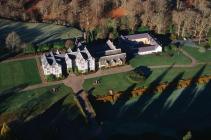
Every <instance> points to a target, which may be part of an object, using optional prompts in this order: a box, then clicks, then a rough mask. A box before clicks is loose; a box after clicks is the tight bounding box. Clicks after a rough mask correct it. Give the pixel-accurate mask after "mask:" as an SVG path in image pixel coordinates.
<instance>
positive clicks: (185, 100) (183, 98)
mask: <svg viewBox="0 0 211 140" xmlns="http://www.w3.org/2000/svg"><path fill="white" fill-rule="evenodd" d="M205 68H206V65H204V66H203V67H202V68H201V69H200V70H199V71H198V72H197V73H196V74H195V75H194V76H193V78H192V80H191V81H190V86H189V87H187V88H185V89H184V90H183V92H182V93H181V95H180V96H179V97H178V98H177V100H176V101H175V103H174V105H173V106H172V107H171V108H170V109H169V111H170V112H171V113H173V114H174V113H176V114H178V113H179V112H178V110H180V111H181V112H180V113H184V112H185V111H186V110H187V107H188V104H189V103H190V102H192V101H191V100H192V99H193V97H194V95H195V93H196V91H197V84H196V80H197V79H198V78H199V77H200V76H201V75H202V73H203V71H204V69H205ZM187 93H188V94H187ZM175 111H177V112H175ZM176 114H175V115H176Z"/></svg>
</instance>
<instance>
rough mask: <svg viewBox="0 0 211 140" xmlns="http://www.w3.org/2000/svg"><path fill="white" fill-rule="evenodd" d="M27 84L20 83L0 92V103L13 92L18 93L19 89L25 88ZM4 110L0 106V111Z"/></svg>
mask: <svg viewBox="0 0 211 140" xmlns="http://www.w3.org/2000/svg"><path fill="white" fill-rule="evenodd" d="M27 86H28V84H21V85H18V86H15V87H12V88H9V89H6V90H3V91H1V92H0V105H1V103H2V102H4V101H5V100H7V99H8V98H9V97H11V96H13V95H14V94H18V93H19V92H20V91H21V90H23V89H25V88H26V87H27ZM2 111H4V108H3V107H1V108H0V112H2Z"/></svg>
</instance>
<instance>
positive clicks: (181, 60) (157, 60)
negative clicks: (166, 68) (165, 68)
mask: <svg viewBox="0 0 211 140" xmlns="http://www.w3.org/2000/svg"><path fill="white" fill-rule="evenodd" d="M172 53H173V54H174V55H173V56H172V57H170V56H168V55H167V54H166V53H161V55H155V54H152V55H144V56H140V55H137V56H135V57H134V58H132V59H131V60H130V61H129V63H130V65H131V66H133V67H139V66H140V65H142V66H149V65H171V64H173V63H175V64H190V63H191V60H190V59H189V58H187V57H186V56H185V55H183V54H182V53H181V52H179V53H178V52H176V51H172Z"/></svg>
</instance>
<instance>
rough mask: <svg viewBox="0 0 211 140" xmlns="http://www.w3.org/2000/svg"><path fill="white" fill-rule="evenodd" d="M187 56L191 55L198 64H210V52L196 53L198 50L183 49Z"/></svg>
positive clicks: (185, 47) (191, 48)
mask: <svg viewBox="0 0 211 140" xmlns="http://www.w3.org/2000/svg"><path fill="white" fill-rule="evenodd" d="M183 49H184V50H186V51H187V52H188V53H189V54H191V55H192V56H193V57H194V58H195V59H196V60H198V62H211V51H206V52H205V53H201V52H199V51H198V48H193V47H187V46H184V47H183Z"/></svg>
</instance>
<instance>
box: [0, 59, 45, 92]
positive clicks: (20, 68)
mask: <svg viewBox="0 0 211 140" xmlns="http://www.w3.org/2000/svg"><path fill="white" fill-rule="evenodd" d="M38 83H41V79H40V75H39V72H38V68H37V64H36V61H35V60H34V59H31V60H23V61H14V62H8V63H1V64H0V91H2V90H5V89H8V88H12V87H15V86H19V85H21V84H27V85H33V84H38Z"/></svg>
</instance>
